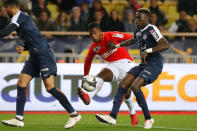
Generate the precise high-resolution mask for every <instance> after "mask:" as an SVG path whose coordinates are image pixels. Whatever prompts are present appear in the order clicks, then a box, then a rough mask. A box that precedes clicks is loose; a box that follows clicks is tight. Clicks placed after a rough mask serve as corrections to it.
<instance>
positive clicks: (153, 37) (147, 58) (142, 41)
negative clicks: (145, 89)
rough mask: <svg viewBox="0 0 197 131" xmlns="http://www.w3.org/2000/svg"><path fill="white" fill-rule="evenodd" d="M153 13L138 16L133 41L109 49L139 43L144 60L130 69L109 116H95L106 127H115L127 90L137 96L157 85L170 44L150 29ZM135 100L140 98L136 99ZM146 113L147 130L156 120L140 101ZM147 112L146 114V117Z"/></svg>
mask: <svg viewBox="0 0 197 131" xmlns="http://www.w3.org/2000/svg"><path fill="white" fill-rule="evenodd" d="M150 16H151V13H150V11H149V9H147V8H140V9H138V11H137V13H136V25H137V27H138V28H137V29H136V31H135V32H134V37H133V38H132V39H129V40H127V41H124V42H122V43H120V44H118V45H117V44H114V43H111V44H109V46H110V48H112V49H114V48H119V47H125V46H127V45H132V44H134V43H137V44H138V45H139V49H140V54H141V60H142V63H140V64H139V65H138V66H135V67H133V68H131V70H130V71H129V72H128V73H127V75H126V76H125V77H124V78H123V80H122V81H121V82H120V85H119V89H118V92H117V94H116V96H115V98H114V103H113V108H112V111H111V113H110V115H99V114H97V115H96V118H97V119H98V120H99V121H101V122H104V123H108V124H112V125H114V124H115V123H116V117H117V113H118V111H119V108H120V105H121V101H122V99H123V98H124V97H123V96H124V95H125V94H126V90H130V91H131V90H132V91H133V92H134V94H135V95H138V93H136V92H139V90H140V88H141V87H142V86H145V85H147V84H150V83H152V82H154V81H155V80H156V79H157V77H158V76H159V74H160V73H161V72H162V69H163V57H162V55H161V53H160V52H161V51H163V50H166V49H168V47H169V44H168V42H167V41H166V39H165V38H164V37H163V36H162V35H161V33H160V31H159V30H158V29H157V27H156V26H154V25H151V24H150V23H149V21H150ZM136 98H139V97H137V96H136ZM137 102H138V104H139V106H140V107H142V110H143V112H145V114H144V116H145V124H144V128H145V129H150V128H152V125H153V123H154V119H153V118H151V116H150V114H149V113H148V107H146V103H145V100H144V99H137ZM146 112H147V113H146Z"/></svg>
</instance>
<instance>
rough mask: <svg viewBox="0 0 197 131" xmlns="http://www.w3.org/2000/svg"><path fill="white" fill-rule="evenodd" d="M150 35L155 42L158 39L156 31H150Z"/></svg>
mask: <svg viewBox="0 0 197 131" xmlns="http://www.w3.org/2000/svg"><path fill="white" fill-rule="evenodd" d="M150 33H151V34H152V36H153V37H154V38H155V40H157V39H159V35H158V34H157V32H156V31H154V30H150Z"/></svg>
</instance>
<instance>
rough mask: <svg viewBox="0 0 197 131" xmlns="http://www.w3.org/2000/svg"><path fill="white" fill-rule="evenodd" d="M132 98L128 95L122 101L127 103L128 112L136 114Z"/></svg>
mask: <svg viewBox="0 0 197 131" xmlns="http://www.w3.org/2000/svg"><path fill="white" fill-rule="evenodd" d="M132 98H133V97H131V96H130V98H129V99H125V100H124V102H125V103H126V104H127V106H128V108H129V113H130V114H136V112H135V107H134V104H133V99H132Z"/></svg>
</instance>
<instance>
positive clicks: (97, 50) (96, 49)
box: [93, 45, 101, 52]
mask: <svg viewBox="0 0 197 131" xmlns="http://www.w3.org/2000/svg"><path fill="white" fill-rule="evenodd" d="M100 49H101V46H100V45H98V46H96V47H95V48H94V49H93V50H94V52H99V50H100Z"/></svg>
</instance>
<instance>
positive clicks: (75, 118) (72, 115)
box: [47, 87, 81, 128]
mask: <svg viewBox="0 0 197 131" xmlns="http://www.w3.org/2000/svg"><path fill="white" fill-rule="evenodd" d="M47 91H48V92H49V93H50V94H51V95H53V96H54V97H55V98H56V99H57V100H58V101H59V102H60V104H61V105H62V106H63V107H64V108H65V109H66V110H67V111H68V112H69V113H70V118H69V120H68V122H67V123H66V124H65V126H64V128H71V127H73V126H74V125H75V124H76V123H77V122H79V121H80V119H81V115H80V114H79V113H78V112H76V111H75V109H74V108H73V107H72V105H71V104H70V102H69V101H68V99H67V97H66V96H65V95H64V93H62V92H61V91H60V90H59V89H58V88H55V87H54V88H52V89H50V90H47Z"/></svg>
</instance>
